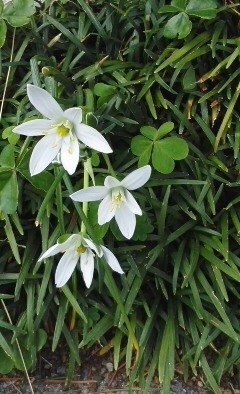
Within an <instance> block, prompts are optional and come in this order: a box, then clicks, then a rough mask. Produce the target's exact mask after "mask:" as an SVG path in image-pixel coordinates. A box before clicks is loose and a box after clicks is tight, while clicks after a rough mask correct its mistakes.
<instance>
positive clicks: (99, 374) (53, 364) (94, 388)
mask: <svg viewBox="0 0 240 394" xmlns="http://www.w3.org/2000/svg"><path fill="white" fill-rule="evenodd" d="M66 360H67V357H66V354H65V353H64V352H63V351H62V350H60V351H58V352H55V353H51V351H50V350H49V352H48V351H45V352H43V353H42V354H40V355H39V359H38V364H37V368H36V370H35V371H33V372H31V371H30V372H29V376H30V380H31V384H32V387H33V391H34V394H45V393H48V394H49V393H66V392H67V393H68V394H73V393H82V394H94V393H102V394H110V393H112V394H127V393H128V392H129V390H128V378H127V376H126V374H125V365H124V364H123V365H120V367H119V369H118V370H117V371H114V369H113V360H112V356H111V354H109V355H107V356H104V357H100V356H97V353H96V352H92V353H84V354H83V355H81V360H82V364H81V365H80V366H77V367H76V369H75V373H74V376H73V380H72V383H71V384H70V385H69V387H66V385H65V379H66V374H67V370H66V368H67V362H66ZM202 386H203V384H202V381H201V379H200V378H195V379H194V378H193V379H192V380H191V381H190V382H189V383H188V384H185V383H184V382H183V381H182V379H181V378H180V377H178V378H176V379H175V380H174V381H173V382H172V387H171V392H172V393H184V394H206V393H208V392H207V391H206V390H204V389H203V388H202ZM19 393H22V394H28V393H31V390H30V388H29V384H28V383H27V380H26V378H25V377H24V374H23V373H19V372H18V371H16V372H13V373H11V374H9V375H6V376H0V394H19ZM132 393H135V394H139V393H141V390H139V388H138V387H137V385H136V387H135V388H134V390H133V392H132ZM153 393H154V394H157V393H161V388H160V387H159V384H158V381H157V378H156V379H155V384H153V385H152V387H151V389H150V390H149V394H153Z"/></svg>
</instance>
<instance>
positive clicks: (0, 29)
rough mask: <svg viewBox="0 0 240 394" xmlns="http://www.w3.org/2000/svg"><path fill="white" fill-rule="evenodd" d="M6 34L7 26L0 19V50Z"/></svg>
mask: <svg viewBox="0 0 240 394" xmlns="http://www.w3.org/2000/svg"><path fill="white" fill-rule="evenodd" d="M6 33H7V26H6V23H5V22H4V20H3V19H0V48H2V46H3V44H4V42H5V39H6Z"/></svg>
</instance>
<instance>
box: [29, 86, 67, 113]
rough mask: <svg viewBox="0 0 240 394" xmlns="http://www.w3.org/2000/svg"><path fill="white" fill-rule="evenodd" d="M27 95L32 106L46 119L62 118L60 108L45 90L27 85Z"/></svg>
mask: <svg viewBox="0 0 240 394" xmlns="http://www.w3.org/2000/svg"><path fill="white" fill-rule="evenodd" d="M27 94H28V98H29V100H30V101H31V103H32V105H33V106H34V107H35V108H36V109H37V110H38V112H40V114H42V115H43V116H45V117H46V118H48V119H53V120H57V119H59V118H62V117H63V110H62V108H61V107H60V105H59V104H58V103H57V102H56V100H55V99H54V98H53V97H52V96H51V94H49V93H48V92H46V90H44V89H41V88H39V87H37V86H34V85H27Z"/></svg>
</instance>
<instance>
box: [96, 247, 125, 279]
mask: <svg viewBox="0 0 240 394" xmlns="http://www.w3.org/2000/svg"><path fill="white" fill-rule="evenodd" d="M101 248H102V251H103V255H104V257H105V260H106V262H107V263H108V265H109V267H111V268H112V270H113V271H116V272H118V273H119V274H124V272H123V270H122V268H121V266H120V264H119V262H118V260H117V258H116V256H114V254H113V253H112V252H111V250H109V249H108V248H106V247H105V246H103V245H102V246H101Z"/></svg>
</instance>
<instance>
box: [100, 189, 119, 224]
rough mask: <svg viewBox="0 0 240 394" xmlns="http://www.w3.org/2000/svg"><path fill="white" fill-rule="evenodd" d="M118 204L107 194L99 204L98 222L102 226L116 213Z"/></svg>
mask: <svg viewBox="0 0 240 394" xmlns="http://www.w3.org/2000/svg"><path fill="white" fill-rule="evenodd" d="M115 211H116V204H113V203H112V198H111V196H110V195H107V196H106V197H105V198H104V199H103V200H102V201H101V203H100V204H99V207H98V224H100V225H101V226H102V225H103V224H104V223H107V222H109V221H110V220H111V219H112V218H113V216H114V215H115Z"/></svg>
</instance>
